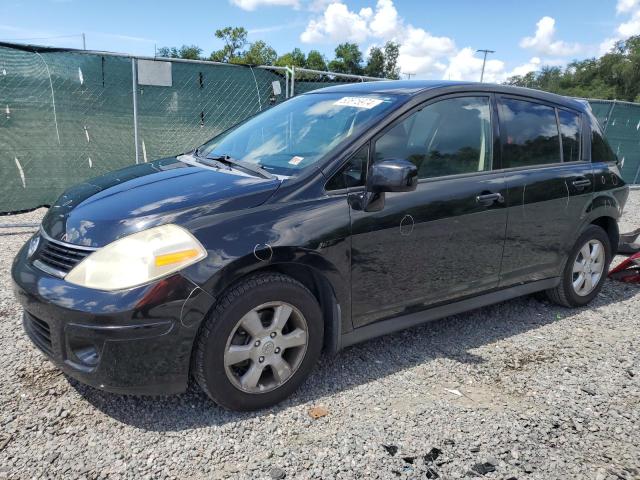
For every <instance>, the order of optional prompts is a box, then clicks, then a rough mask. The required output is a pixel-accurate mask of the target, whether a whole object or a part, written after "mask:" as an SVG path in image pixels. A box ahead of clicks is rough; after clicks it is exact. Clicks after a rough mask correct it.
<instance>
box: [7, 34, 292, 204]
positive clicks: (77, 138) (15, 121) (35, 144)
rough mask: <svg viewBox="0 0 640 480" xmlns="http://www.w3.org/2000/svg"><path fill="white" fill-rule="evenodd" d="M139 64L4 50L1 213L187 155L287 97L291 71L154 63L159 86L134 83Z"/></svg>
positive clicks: (98, 56) (111, 57)
mask: <svg viewBox="0 0 640 480" xmlns="http://www.w3.org/2000/svg"><path fill="white" fill-rule="evenodd" d="M140 61H141V60H139V59H136V58H131V57H127V56H116V55H112V54H107V53H104V54H101V53H85V52H78V51H68V50H66V51H62V50H55V49H43V48H37V49H36V48H28V47H22V48H18V47H16V46H11V45H7V44H0V109H1V111H0V172H1V175H2V186H1V187H0V212H12V211H20V210H25V209H30V208H35V207H37V206H40V205H48V204H50V203H51V202H52V201H53V200H55V198H56V197H57V196H58V195H59V194H60V193H61V192H62V191H63V190H64V189H65V188H67V187H68V186H70V185H72V184H74V183H77V182H80V181H82V180H85V179H87V178H90V177H94V176H97V175H100V174H102V173H104V172H108V171H111V170H114V169H117V168H120V167H124V166H126V165H130V164H132V163H136V161H138V162H144V161H147V160H152V159H156V158H160V157H163V156H168V155H175V154H177V153H181V152H185V151H187V150H189V149H191V148H193V147H195V146H197V145H199V144H201V143H203V142H204V141H205V140H207V139H209V138H211V137H212V136H213V135H215V134H216V133H218V132H220V131H222V130H224V129H226V128H228V127H230V126H231V125H234V124H235V123H238V122H239V121H241V120H243V119H245V118H246V117H248V116H250V115H253V114H255V113H257V112H259V111H260V110H262V109H264V108H268V107H269V106H270V105H272V104H274V103H277V102H279V101H282V100H284V98H285V94H286V92H285V90H286V89H285V86H286V85H285V84H286V81H287V78H288V75H287V74H286V72H285V71H279V70H266V69H262V68H252V67H243V66H235V65H226V64H212V63H209V62H206V63H205V62H190V63H186V62H179V61H172V62H170V63H168V62H152V63H158V64H160V63H162V64H166V65H168V66H169V78H168V79H166V80H167V81H168V83H167V84H165V85H163V86H159V85H149V84H144V81H143V80H142V79H140V81H136V78H135V77H137V76H138V75H139V74H141V73H143V72H142V71H141V69H140V64H139V62H140ZM274 82H277V83H278V84H280V85H282V88H281V93H280V94H279V95H276V94H275V93H274V91H277V88H274V85H273V83H274ZM134 85H135V86H136V87H135V88H134ZM136 140H137V142H136Z"/></svg>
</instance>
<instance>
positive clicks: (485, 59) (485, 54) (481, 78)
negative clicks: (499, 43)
mask: <svg viewBox="0 0 640 480" xmlns="http://www.w3.org/2000/svg"><path fill="white" fill-rule="evenodd" d="M478 52H483V53H484V60H483V61H482V73H481V74H480V83H482V80H484V67H485V65H486V64H487V54H489V53H496V51H495V50H476V53H478Z"/></svg>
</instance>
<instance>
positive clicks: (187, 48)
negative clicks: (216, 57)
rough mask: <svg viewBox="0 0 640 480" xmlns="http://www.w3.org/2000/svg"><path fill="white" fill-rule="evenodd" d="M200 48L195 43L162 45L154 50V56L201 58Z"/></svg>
mask: <svg viewBox="0 0 640 480" xmlns="http://www.w3.org/2000/svg"><path fill="white" fill-rule="evenodd" d="M201 54H202V49H201V48H200V47H198V46H196V45H182V47H180V48H179V49H178V48H176V47H162V48H159V49H158V51H157V52H156V56H158V57H165V58H185V59H187V60H201V56H200V55H201Z"/></svg>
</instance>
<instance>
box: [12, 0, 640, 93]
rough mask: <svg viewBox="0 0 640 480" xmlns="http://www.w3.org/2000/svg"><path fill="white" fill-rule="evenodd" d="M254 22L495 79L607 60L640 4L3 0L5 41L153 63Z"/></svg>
mask: <svg viewBox="0 0 640 480" xmlns="http://www.w3.org/2000/svg"><path fill="white" fill-rule="evenodd" d="M225 26H243V27H245V28H246V29H247V30H248V31H249V36H248V40H249V41H250V42H253V41H256V40H264V41H265V42H267V43H268V44H270V45H271V46H272V47H274V48H275V49H276V51H277V52H278V53H279V54H282V53H285V52H287V51H290V50H292V49H293V48H295V47H299V48H301V49H302V50H303V51H305V52H306V51H309V50H311V49H317V50H320V51H321V52H322V53H323V54H325V55H326V57H327V58H328V59H331V58H332V57H333V51H334V49H335V47H336V46H337V45H338V44H339V43H341V42H345V41H351V42H356V43H358V44H359V45H360V46H361V49H362V50H363V52H365V54H366V52H367V51H368V49H369V48H371V46H374V45H377V46H382V45H383V44H384V43H385V42H386V41H388V40H393V41H396V42H398V43H400V44H401V49H400V57H399V64H400V69H401V72H402V74H403V76H404V77H407V76H409V75H410V76H411V77H412V78H435V79H442V78H444V79H451V80H478V79H479V77H480V70H481V68H482V54H480V53H477V52H476V50H478V49H490V50H495V53H493V54H490V55H489V58H488V61H487V65H486V71H485V81H494V82H500V81H504V80H505V79H506V78H508V77H509V76H512V75H516V74H517V75H522V74H525V73H527V72H528V71H532V70H538V69H539V68H540V67H541V66H542V65H559V66H563V65H566V64H567V63H569V62H570V61H571V60H573V59H583V58H587V57H594V56H596V57H597V56H600V55H602V54H603V53H605V52H606V51H607V50H608V49H610V47H611V46H612V45H613V43H614V42H615V41H616V40H620V39H625V38H628V37H629V36H631V35H638V34H640V0H530V1H522V0H492V1H478V0H451V1H448V2H443V1H441V0H440V1H435V0H204V1H203V0H200V1H193V0H182V1H180V2H176V1H169V0H154V1H151V0H128V1H125V0H101V1H97V0H0V40H2V41H18V42H20V43H32V44H39V45H53V46H63V47H71V48H82V37H81V33H84V34H85V37H86V46H87V49H90V50H106V51H115V52H123V53H131V54H136V55H146V56H153V55H154V52H155V48H156V47H157V48H160V47H162V46H181V45H183V44H187V45H191V44H195V45H198V46H200V47H201V48H202V49H203V50H204V53H206V54H207V55H208V54H209V53H210V52H211V51H213V50H216V49H219V48H220V47H221V42H220V40H218V39H216V38H215V37H214V32H215V30H216V29H218V28H222V27H225Z"/></svg>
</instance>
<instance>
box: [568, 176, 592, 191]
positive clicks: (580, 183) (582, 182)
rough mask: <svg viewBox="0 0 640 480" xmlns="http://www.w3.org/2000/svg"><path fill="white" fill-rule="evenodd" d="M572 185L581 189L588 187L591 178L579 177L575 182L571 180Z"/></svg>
mask: <svg viewBox="0 0 640 480" xmlns="http://www.w3.org/2000/svg"><path fill="white" fill-rule="evenodd" d="M571 185H573V186H574V187H576V188H580V189H582V188H587V187H588V186H590V185H591V180H589V179H588V178H577V179H575V180H574V181H573V182H571Z"/></svg>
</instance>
